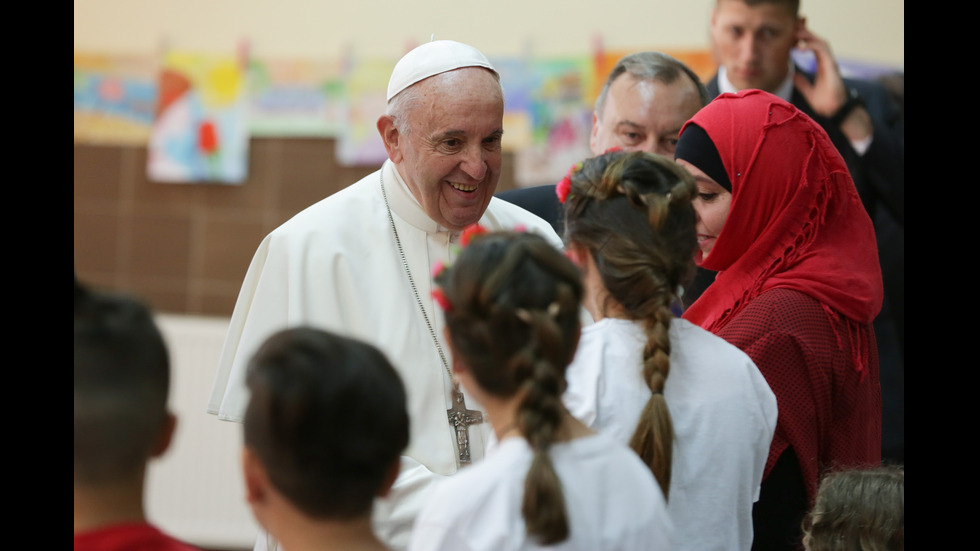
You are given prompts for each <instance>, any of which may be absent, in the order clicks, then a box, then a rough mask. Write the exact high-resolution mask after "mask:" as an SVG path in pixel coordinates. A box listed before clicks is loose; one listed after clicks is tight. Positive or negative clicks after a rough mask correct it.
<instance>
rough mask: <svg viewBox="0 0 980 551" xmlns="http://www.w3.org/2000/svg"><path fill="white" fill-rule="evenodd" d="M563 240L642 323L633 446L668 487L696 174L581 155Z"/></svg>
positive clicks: (693, 241)
mask: <svg viewBox="0 0 980 551" xmlns="http://www.w3.org/2000/svg"><path fill="white" fill-rule="evenodd" d="M570 178H571V186H570V193H569V195H568V199H567V201H566V202H565V239H566V240H567V241H568V242H569V244H570V245H571V246H575V247H582V248H585V249H587V250H588V251H589V253H590V254H591V255H592V258H593V260H594V261H595V265H596V268H597V270H598V273H599V275H600V278H601V280H602V283H603V286H604V287H605V289H606V291H607V292H608V294H607V295H606V296H605V297H604V300H605V302H603V303H602V308H606V307H607V306H608V305H609V301H615V302H616V303H618V304H619V305H621V306H622V308H623V309H624V310H625V312H626V315H627V316H628V317H629V318H630V319H633V320H637V321H640V322H642V323H643V327H644V330H645V332H646V336H647V341H646V345H645V346H644V349H643V378H644V380H645V381H646V383H647V385H648V386H649V388H650V391H651V393H652V394H651V396H650V399H649V400H648V401H647V404H646V406H645V407H644V409H643V412H642V414H641V416H640V421H639V423H638V424H637V427H636V430H635V432H634V433H633V437H632V438H631V440H630V447H632V448H633V449H634V450H635V451H636V452H637V453H638V454H639V455H640V457H641V458H642V459H643V460H644V461H645V462H646V463H647V465H648V466H649V467H650V469H651V470H652V471H653V474H654V476H656V478H657V481H658V482H659V483H660V487H661V489H662V490H663V493H664V496H668V492H669V489H670V474H671V460H672V453H673V440H674V428H673V422H672V420H671V417H670V411H669V410H668V408H667V402H666V400H665V399H664V395H663V391H664V385H665V383H666V381H667V376H668V375H669V373H670V338H669V331H670V323H671V320H672V318H673V313H672V311H671V304H672V303H673V302H674V301H675V300H676V298H677V296H676V290H677V289H678V288H679V287H680V286H681V285H683V284H685V283H687V282H688V281H690V279H691V278H692V277H693V275H694V261H693V257H694V256H693V255H694V250H695V247H696V246H697V236H696V230H695V223H696V214H695V211H694V207H693V205H692V200H693V198H694V195H695V192H696V187H695V184H694V180H693V178H692V177H691V176H690V174H688V173H687V171H685V170H684V169H683V168H681V167H680V166H678V165H677V164H675V163H674V162H673V161H671V160H670V159H668V158H666V157H663V156H660V155H655V154H652V153H644V152H631V153H625V152H614V153H607V154H605V155H601V156H598V157H595V158H592V159H588V160H586V161H585V162H584V163H583V165H582V168H581V169H580V170H578V171H576V172H574V173H572V175H571V176H570Z"/></svg>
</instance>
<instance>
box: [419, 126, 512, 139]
mask: <svg viewBox="0 0 980 551" xmlns="http://www.w3.org/2000/svg"><path fill="white" fill-rule="evenodd" d="M503 135H504V130H503V129H502V128H498V129H496V130H494V131H493V132H491V133H490V134H489V135H487V136H485V137H483V138H481V140H482V139H486V138H499V137H500V136H503ZM465 137H466V132H465V131H463V130H446V131H445V132H443V133H441V134H437V135H435V136H433V137H432V139H433V140H445V139H446V138H465Z"/></svg>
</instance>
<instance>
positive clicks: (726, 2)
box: [711, 0, 804, 92]
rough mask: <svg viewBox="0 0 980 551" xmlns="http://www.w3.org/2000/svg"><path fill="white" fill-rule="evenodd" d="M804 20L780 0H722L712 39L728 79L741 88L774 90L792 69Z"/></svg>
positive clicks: (714, 17)
mask: <svg viewBox="0 0 980 551" xmlns="http://www.w3.org/2000/svg"><path fill="white" fill-rule="evenodd" d="M803 23H804V21H803V19H801V18H798V17H797V16H796V14H794V13H792V12H791V10H790V9H789V8H787V7H786V6H784V5H781V4H779V3H771V2H760V3H757V4H754V5H751V6H750V5H748V4H746V3H745V2H743V1H742V0H718V3H717V5H716V6H715V9H714V11H713V12H712V14H711V39H712V42H713V43H714V47H715V53H716V55H717V56H718V61H719V63H721V64H722V65H724V66H725V70H726V71H727V75H728V80H730V81H731V83H732V84H734V85H735V87H736V88H738V89H739V90H745V89H747V88H758V89H760V90H764V91H766V92H774V91H775V90H776V89H777V88H778V87H779V85H780V84H781V83H782V82H783V80H785V78H786V75H787V73H788V71H789V58H790V51H791V50H792V49H793V47H794V46H795V45H796V42H797V38H796V37H797V32H798V31H799V29H800V28H802V26H803Z"/></svg>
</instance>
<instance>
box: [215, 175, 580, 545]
mask: <svg viewBox="0 0 980 551" xmlns="http://www.w3.org/2000/svg"><path fill="white" fill-rule="evenodd" d="M382 179H383V182H384V186H385V192H386V195H387V200H388V203H389V204H390V207H391V219H392V220H393V221H394V225H395V229H396V230H397V233H398V241H400V243H401V247H402V249H403V251H404V257H405V260H406V261H407V269H408V270H410V271H411V274H412V278H413V280H414V284H415V289H413V288H412V285H411V284H410V283H409V279H408V275H407V274H406V266H405V265H404V264H403V261H402V255H401V254H400V253H399V250H398V246H397V242H396V239H395V235H394V232H393V230H392V226H391V221H390V220H389V215H388V212H389V211H388V208H387V207H386V205H385V198H384V195H383V194H382V190H381V182H382ZM480 224H481V225H483V226H484V227H486V228H487V229H489V230H498V229H514V228H515V227H519V226H523V227H524V228H525V229H526V230H527V231H533V232H535V233H539V234H541V235H543V236H545V237H546V238H547V239H548V240H549V241H551V242H552V243H554V245H555V246H556V247H557V248H561V240H560V239H559V237H558V236H557V235H556V234H555V232H554V230H553V229H552V227H551V226H550V225H549V224H548V223H547V222H545V221H544V220H542V219H540V218H538V217H537V216H534V215H533V214H531V213H529V212H527V211H525V210H523V209H521V208H519V207H516V206H514V205H511V204H510V203H507V202H505V201H502V200H500V199H496V198H494V199H492V200H491V202H490V205H489V207H488V208H487V210H486V212H485V213H484V215H483V218H482V219H481V220H480ZM458 239H459V234H458V233H452V232H450V231H448V230H447V229H445V228H442V227H440V226H439V225H438V224H437V223H436V222H434V221H433V220H432V219H431V218H429V217H428V215H427V214H426V213H425V211H424V210H423V209H422V207H421V206H420V205H419V203H418V201H416V199H415V198H414V197H413V196H412V195H411V194H410V193H409V191H408V188H407V187H406V186H405V184H404V182H403V181H402V180H401V177H400V176H399V175H398V172H397V170H396V168H395V165H394V164H393V163H391V162H390V161H386V162H385V164H384V165H383V166H382V167H381V170H379V171H378V172H375V173H373V174H371V175H369V176H366V177H365V178H363V179H362V180H360V181H359V182H357V183H355V184H353V185H351V186H350V187H348V188H346V189H344V190H341V191H339V192H337V193H335V194H334V195H331V196H330V197H327V198H326V199H324V200H322V201H320V202H318V203H316V204H314V205H312V206H310V207H309V208H307V209H305V210H304V211H302V212H300V213H299V214H297V215H296V216H294V217H293V218H292V219H290V220H289V221H287V222H286V223H285V224H283V225H282V226H280V227H279V228H277V229H275V230H274V231H273V232H272V233H270V234H269V235H268V236H266V238H265V239H264V240H262V243H261V244H260V245H259V248H258V250H257V251H256V253H255V256H254V258H253V259H252V263H251V265H250V266H249V268H248V273H247V274H246V275H245V281H244V283H243V284H242V289H241V292H240V293H239V295H238V302H237V304H236V305H235V311H234V314H232V319H231V326H230V328H229V330H228V336H227V338H226V340H225V344H224V347H223V349H222V353H221V360H220V362H219V366H218V373H217V375H216V376H215V381H214V387H213V388H212V390H211V399H210V400H209V402H208V412H209V413H213V414H216V415H217V416H218V418H219V419H223V420H228V421H238V422H241V421H242V418H243V416H244V412H245V407H246V405H247V403H248V390H247V388H246V387H245V371H246V367H247V365H248V361H249V359H250V358H251V357H252V355H253V354H254V353H255V351H256V350H257V349H258V347H259V346H260V345H261V344H262V343H263V342H264V341H265V339H266V338H267V337H269V336H270V335H271V334H272V333H274V332H276V331H278V330H280V329H283V328H286V327H293V326H298V325H309V326H314V327H318V328H322V329H326V330H329V331H334V332H337V333H340V334H343V335H346V336H350V337H353V338H358V339H361V340H364V341H366V342H369V343H371V344H373V345H375V346H377V347H378V348H379V349H381V351H382V352H384V353H385V355H386V356H387V357H388V359H389V360H390V361H391V362H392V364H393V365H394V366H395V368H396V369H397V370H398V372H399V374H400V375H401V378H402V381H403V382H404V383H405V387H406V391H407V394H408V412H409V418H410V421H411V439H410V442H409V445H408V449H407V450H406V451H405V454H404V456H403V457H402V465H401V472H400V474H399V476H398V480H397V481H396V482H395V486H394V488H393V489H392V492H391V494H390V495H389V496H388V497H387V498H384V499H379V500H376V503H375V512H374V526H375V531H376V533H377V534H378V536H379V537H380V538H381V539H382V540H383V541H385V543H387V544H388V545H390V546H392V547H394V548H403V547H405V546H406V545H407V544H408V538H409V535H410V532H411V527H412V523H413V521H414V520H415V516H416V514H417V512H418V511H419V509H420V508H421V506H422V504H423V503H424V499H425V497H426V493H427V491H428V489H429V487H430V485H431V482H433V481H434V480H436V479H438V478H439V477H441V476H445V475H451V474H453V473H455V472H456V471H457V470H458V469H459V459H458V457H459V456H458V453H457V450H456V433H455V430H454V429H453V428H452V427H451V426H450V424H449V420H448V417H447V414H446V410H447V409H449V408H450V407H451V406H452V404H451V394H452V382H451V380H450V377H449V374H448V373H447V370H446V367H445V366H444V365H443V362H442V360H441V359H440V356H439V351H438V349H437V347H436V344H435V342H434V341H433V334H434V335H435V338H436V339H437V340H438V342H439V346H441V348H442V350H443V352H444V353H445V355H446V359H447V360H448V361H449V362H450V364H449V365H452V364H451V358H449V348H448V346H447V344H446V343H445V342H443V327H444V320H443V316H442V312H441V311H440V310H439V308H438V307H437V305H436V304H435V301H434V300H433V298H432V273H431V270H432V267H433V265H434V264H435V263H436V262H437V261H442V262H445V263H451V262H452V261H453V260H454V257H455V255H456V252H457V250H458ZM416 291H417V297H418V298H416ZM419 300H421V303H422V307H424V309H425V315H426V316H427V317H428V321H429V322H430V323H431V324H432V325H433V326H432V331H430V329H429V327H428V325H427V323H426V320H425V317H423V314H422V309H421V308H420V306H419ZM466 406H467V407H468V408H470V409H478V408H479V405H478V404H477V403H476V402H475V401H473V399H472V398H470V397H469V396H467V397H466ZM491 433H492V430H491V427H490V424H489V423H482V424H480V425H474V426H471V427H470V428H469V441H470V453H471V456H472V460H473V461H474V462H475V461H477V460H479V459H480V458H482V457H483V452H484V448H485V445H486V443H487V442H488V441H489V439H490V436H491ZM259 539H260V540H263V539H264V538H262V537H260V538H259ZM260 543H261V542H260ZM260 547H261V545H260Z"/></svg>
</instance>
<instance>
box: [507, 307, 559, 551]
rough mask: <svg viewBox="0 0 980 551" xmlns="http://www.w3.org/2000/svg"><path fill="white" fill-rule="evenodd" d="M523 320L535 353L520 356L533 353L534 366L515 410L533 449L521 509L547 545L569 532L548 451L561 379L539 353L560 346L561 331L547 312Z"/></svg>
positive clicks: (556, 423) (554, 435)
mask: <svg viewBox="0 0 980 551" xmlns="http://www.w3.org/2000/svg"><path fill="white" fill-rule="evenodd" d="M528 324H529V325H530V326H531V333H532V335H533V337H532V339H531V342H530V343H529V347H528V348H533V349H535V350H536V351H538V352H537V355H536V357H535V355H534V354H533V353H532V354H525V355H524V357H526V358H528V357H532V358H533V360H532V361H533V365H532V366H531V368H530V374H531V376H530V377H529V378H528V379H526V380H525V381H524V383H523V385H522V389H523V390H524V400H523V401H522V402H521V405H520V408H519V409H518V423H519V426H520V428H521V431H522V432H523V434H524V435H525V437H526V438H527V441H528V443H529V444H530V445H531V448H532V450H534V458H533V460H532V461H531V467H530V469H528V473H527V477H526V478H525V479H524V502H523V504H522V506H521V513H522V515H523V516H524V521H525V524H526V525H527V531H528V533H529V534H532V535H535V536H537V537H538V539H539V541H540V543H541V544H542V545H550V544H553V543H558V542H560V541H564V540H565V539H566V538H567V537H568V531H569V528H568V518H567V514H566V511H565V497H564V492H563V491H562V488H561V481H560V480H559V479H558V473H557V472H555V468H554V465H553V464H552V462H551V457H550V456H549V455H548V449H549V448H550V447H551V444H552V443H553V442H554V441H555V440H556V438H557V435H558V428H559V427H560V426H561V421H562V411H563V409H562V404H561V394H562V392H563V391H564V389H565V379H564V377H563V376H562V372H560V371H559V370H558V369H556V366H555V365H554V364H553V363H552V361H550V360H549V359H548V358H545V357H541V356H542V354H541V353H542V352H545V353H546V352H547V351H548V350H549V349H551V350H553V349H554V346H555V345H560V343H561V333H560V330H559V328H558V326H557V324H556V323H555V322H554V321H553V320H552V319H551V318H550V316H549V315H548V314H547V313H546V312H542V311H540V310H538V311H535V312H533V313H531V314H530V321H529V322H528Z"/></svg>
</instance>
